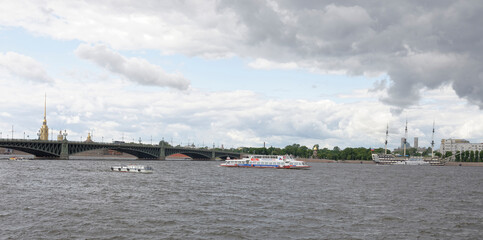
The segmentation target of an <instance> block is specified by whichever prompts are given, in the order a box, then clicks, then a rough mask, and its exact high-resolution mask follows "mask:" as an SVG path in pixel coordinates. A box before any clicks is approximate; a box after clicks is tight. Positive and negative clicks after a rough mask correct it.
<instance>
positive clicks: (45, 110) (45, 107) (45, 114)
mask: <svg viewBox="0 0 483 240" xmlns="http://www.w3.org/2000/svg"><path fill="white" fill-rule="evenodd" d="M44 121H47V93H45V99H44Z"/></svg>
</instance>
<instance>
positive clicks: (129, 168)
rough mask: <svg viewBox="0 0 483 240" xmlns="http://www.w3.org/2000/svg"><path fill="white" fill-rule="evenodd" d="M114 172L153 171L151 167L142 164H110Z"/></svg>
mask: <svg viewBox="0 0 483 240" xmlns="http://www.w3.org/2000/svg"><path fill="white" fill-rule="evenodd" d="M111 171H114V172H134V173H153V168H152V167H150V166H144V165H126V166H112V167H111Z"/></svg>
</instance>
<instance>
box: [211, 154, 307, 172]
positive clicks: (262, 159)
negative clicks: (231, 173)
mask: <svg viewBox="0 0 483 240" xmlns="http://www.w3.org/2000/svg"><path fill="white" fill-rule="evenodd" d="M220 166H221V167H243V168H278V169H309V168H310V166H309V165H307V163H305V162H304V161H297V160H295V159H293V158H292V157H291V156H274V155H254V156H249V157H246V158H242V159H227V160H226V161H225V162H224V163H222V164H220Z"/></svg>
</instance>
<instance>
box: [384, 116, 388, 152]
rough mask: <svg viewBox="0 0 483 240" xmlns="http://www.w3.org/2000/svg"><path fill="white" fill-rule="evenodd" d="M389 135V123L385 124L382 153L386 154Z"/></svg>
mask: <svg viewBox="0 0 483 240" xmlns="http://www.w3.org/2000/svg"><path fill="white" fill-rule="evenodd" d="M388 135H389V123H388V124H387V126H386V142H385V143H384V155H386V154H387V136H388Z"/></svg>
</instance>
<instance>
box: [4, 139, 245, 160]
mask: <svg viewBox="0 0 483 240" xmlns="http://www.w3.org/2000/svg"><path fill="white" fill-rule="evenodd" d="M0 147H3V148H10V149H15V150H19V151H22V152H26V153H30V154H32V155H34V156H35V157H36V158H53V159H69V156H71V155H73V154H76V153H80V152H85V151H91V150H96V149H110V150H115V151H118V152H123V153H128V154H131V155H134V156H136V157H137V158H138V159H143V160H149V159H152V160H165V159H166V157H167V156H170V155H173V154H176V153H180V154H184V155H187V156H189V157H191V158H193V159H196V160H215V159H216V158H221V159H226V158H227V157H230V158H240V157H241V153H236V152H229V151H224V150H215V149H199V148H184V147H170V146H164V143H163V142H160V145H151V144H137V143H98V142H75V141H67V140H62V141H46V140H19V139H0Z"/></svg>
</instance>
